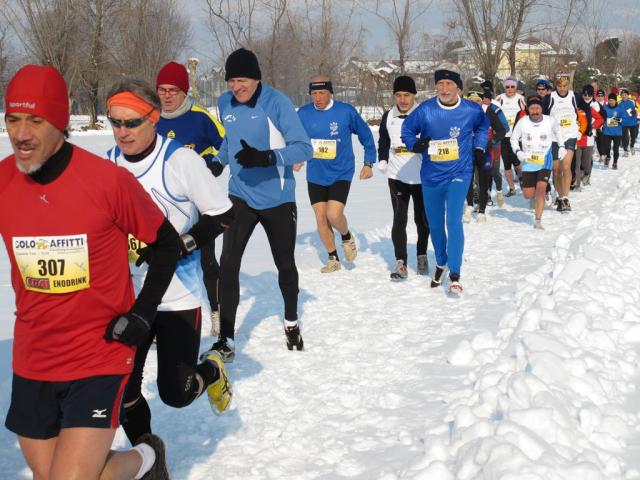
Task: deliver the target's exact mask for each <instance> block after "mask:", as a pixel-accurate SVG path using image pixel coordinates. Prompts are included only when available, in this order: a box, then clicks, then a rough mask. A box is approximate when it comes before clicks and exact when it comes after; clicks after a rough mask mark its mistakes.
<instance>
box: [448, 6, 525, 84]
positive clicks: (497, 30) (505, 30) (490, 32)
mask: <svg viewBox="0 0 640 480" xmlns="http://www.w3.org/2000/svg"><path fill="white" fill-rule="evenodd" d="M453 3H454V5H455V7H456V10H457V14H458V22H459V23H458V24H459V25H460V26H462V27H463V29H464V31H465V32H466V34H467V38H468V39H469V40H470V41H471V45H472V46H473V49H474V53H475V59H476V62H477V65H478V67H479V68H480V70H481V72H482V74H483V76H484V77H485V78H487V79H491V80H493V79H495V76H496V73H497V71H498V67H499V66H500V62H501V60H502V58H503V55H504V54H505V52H504V48H505V45H507V46H508V48H510V49H511V50H512V52H513V55H512V57H513V62H514V63H515V44H516V42H517V40H518V36H519V35H520V32H521V30H522V26H523V24H524V21H525V19H526V16H527V14H528V12H529V11H530V9H531V7H532V6H533V4H534V3H535V0H453ZM511 69H512V70H514V69H515V67H514V65H513V64H512V66H511Z"/></svg>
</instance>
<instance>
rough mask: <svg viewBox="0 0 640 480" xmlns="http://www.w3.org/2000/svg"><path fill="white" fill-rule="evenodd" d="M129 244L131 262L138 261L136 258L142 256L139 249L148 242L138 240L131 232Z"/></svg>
mask: <svg viewBox="0 0 640 480" xmlns="http://www.w3.org/2000/svg"><path fill="white" fill-rule="evenodd" d="M127 244H128V245H129V252H128V253H129V263H136V260H138V258H139V257H140V255H138V249H139V248H144V247H146V246H147V244H146V243H144V242H142V241H140V240H138V239H137V238H136V237H134V236H133V235H131V234H129V238H128V239H127Z"/></svg>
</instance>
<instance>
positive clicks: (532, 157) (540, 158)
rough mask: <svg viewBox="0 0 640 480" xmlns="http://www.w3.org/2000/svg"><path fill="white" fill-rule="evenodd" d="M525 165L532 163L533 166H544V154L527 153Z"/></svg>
mask: <svg viewBox="0 0 640 480" xmlns="http://www.w3.org/2000/svg"><path fill="white" fill-rule="evenodd" d="M525 160H526V162H527V163H533V164H535V165H544V153H543V152H529V153H527V155H526V158H525Z"/></svg>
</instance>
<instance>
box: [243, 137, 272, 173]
mask: <svg viewBox="0 0 640 480" xmlns="http://www.w3.org/2000/svg"><path fill="white" fill-rule="evenodd" d="M240 145H242V150H240V151H239V152H238V153H236V155H235V157H236V160H238V163H239V164H240V165H241V166H243V167H244V168H253V167H270V166H271V165H275V164H276V156H275V155H274V154H273V150H257V149H255V148H253V147H252V146H250V145H249V144H248V143H247V142H245V141H244V140H242V139H241V140H240Z"/></svg>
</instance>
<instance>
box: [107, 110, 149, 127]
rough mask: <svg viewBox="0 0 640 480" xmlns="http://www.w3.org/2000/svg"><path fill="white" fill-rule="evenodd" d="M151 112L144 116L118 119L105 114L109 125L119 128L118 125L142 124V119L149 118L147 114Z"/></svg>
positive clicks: (131, 125) (132, 125)
mask: <svg viewBox="0 0 640 480" xmlns="http://www.w3.org/2000/svg"><path fill="white" fill-rule="evenodd" d="M150 113H151V112H149V113H147V114H146V115H145V116H144V117H139V118H131V119H129V120H120V119H118V118H113V117H109V116H107V118H108V119H109V123H110V124H111V126H112V127H113V128H120V127H125V128H138V127H139V126H140V125H142V124H143V123H144V121H145V120H146V119H147V118H149V114H150Z"/></svg>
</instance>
